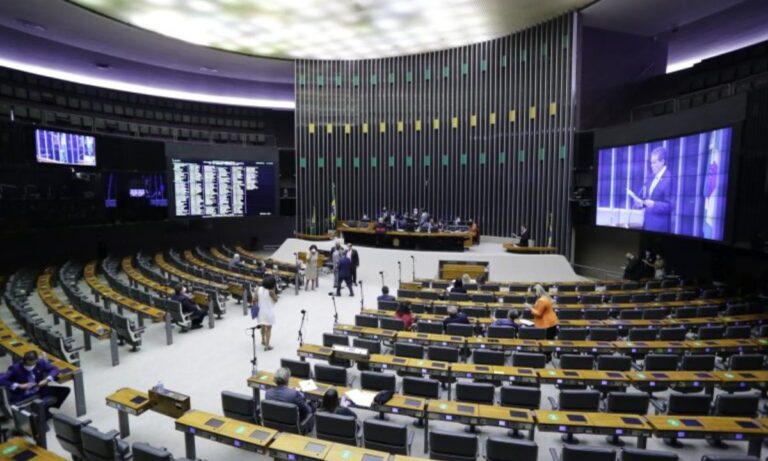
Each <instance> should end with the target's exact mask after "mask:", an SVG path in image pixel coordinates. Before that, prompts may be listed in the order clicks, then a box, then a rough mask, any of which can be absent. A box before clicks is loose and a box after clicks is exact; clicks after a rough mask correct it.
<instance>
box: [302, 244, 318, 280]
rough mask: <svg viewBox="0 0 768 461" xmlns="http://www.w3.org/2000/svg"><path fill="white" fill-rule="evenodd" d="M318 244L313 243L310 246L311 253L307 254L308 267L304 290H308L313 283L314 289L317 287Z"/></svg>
mask: <svg viewBox="0 0 768 461" xmlns="http://www.w3.org/2000/svg"><path fill="white" fill-rule="evenodd" d="M317 258H318V255H317V246H315V245H312V246H310V247H309V254H308V255H307V269H306V279H307V281H306V282H305V284H304V290H308V289H309V286H310V285H312V289H313V290H314V289H315V288H317Z"/></svg>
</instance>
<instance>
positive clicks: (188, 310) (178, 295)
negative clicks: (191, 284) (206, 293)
mask: <svg viewBox="0 0 768 461" xmlns="http://www.w3.org/2000/svg"><path fill="white" fill-rule="evenodd" d="M171 299H172V300H174V301H176V302H178V303H179V304H181V311H182V312H184V313H185V314H191V315H190V318H191V319H192V329H193V330H194V329H197V328H202V327H203V318H205V316H206V315H208V311H206V310H203V309H200V307H199V306H198V305H197V304H196V303H195V302H194V301H193V300H192V296H190V295H189V294H188V293H187V287H185V286H184V285H179V286H177V287H176V288H175V289H174V294H173V296H171Z"/></svg>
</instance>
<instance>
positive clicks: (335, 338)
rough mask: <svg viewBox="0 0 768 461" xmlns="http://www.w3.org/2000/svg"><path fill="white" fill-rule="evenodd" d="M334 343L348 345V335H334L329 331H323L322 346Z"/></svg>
mask: <svg viewBox="0 0 768 461" xmlns="http://www.w3.org/2000/svg"><path fill="white" fill-rule="evenodd" d="M334 344H339V345H341V346H349V337H347V336H344V335H334V334H331V333H323V346H325V347H333V345H334Z"/></svg>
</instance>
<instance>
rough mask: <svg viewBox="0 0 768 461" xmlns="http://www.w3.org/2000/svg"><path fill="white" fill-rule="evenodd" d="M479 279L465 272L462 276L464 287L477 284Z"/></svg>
mask: <svg viewBox="0 0 768 461" xmlns="http://www.w3.org/2000/svg"><path fill="white" fill-rule="evenodd" d="M476 283H477V280H475V279H473V278H472V277H470V276H469V274H464V275H462V276H461V285H462V286H463V287H466V286H467V285H472V284H476Z"/></svg>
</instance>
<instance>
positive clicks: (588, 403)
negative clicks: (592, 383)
mask: <svg viewBox="0 0 768 461" xmlns="http://www.w3.org/2000/svg"><path fill="white" fill-rule="evenodd" d="M549 401H550V403H551V404H552V408H553V409H554V410H560V411H598V409H599V408H600V393H599V392H598V391H593V390H563V391H560V394H559V395H558V398H557V402H555V400H554V399H553V398H552V397H550V398H549ZM561 439H562V441H563V442H565V443H578V439H576V437H574V435H573V433H571V432H569V433H567V434H563V436H562V437H561Z"/></svg>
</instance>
